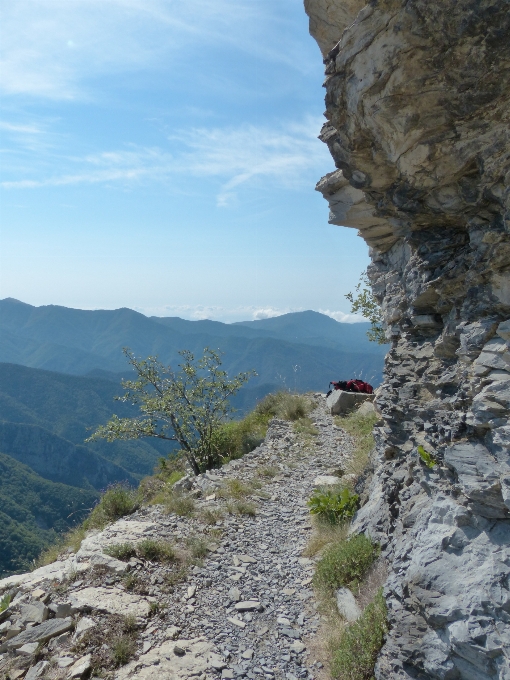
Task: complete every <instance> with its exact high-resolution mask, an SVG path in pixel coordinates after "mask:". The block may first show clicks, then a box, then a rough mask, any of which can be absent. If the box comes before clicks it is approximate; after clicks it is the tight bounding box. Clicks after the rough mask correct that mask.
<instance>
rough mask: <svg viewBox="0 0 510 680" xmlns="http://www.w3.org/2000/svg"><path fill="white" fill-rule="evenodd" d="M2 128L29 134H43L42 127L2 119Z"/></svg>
mask: <svg viewBox="0 0 510 680" xmlns="http://www.w3.org/2000/svg"><path fill="white" fill-rule="evenodd" d="M0 130H6V131H7V132H17V133H21V134H27V135H39V134H41V132H42V130H41V128H39V127H37V126H35V125H19V124H17V123H9V122H7V121H1V120H0Z"/></svg>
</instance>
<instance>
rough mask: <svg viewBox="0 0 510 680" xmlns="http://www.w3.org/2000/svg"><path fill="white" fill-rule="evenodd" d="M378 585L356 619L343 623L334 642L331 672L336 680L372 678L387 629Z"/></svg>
mask: <svg viewBox="0 0 510 680" xmlns="http://www.w3.org/2000/svg"><path fill="white" fill-rule="evenodd" d="M386 617H387V610H386V603H385V601H384V597H383V594H382V588H381V589H380V590H379V592H378V593H377V595H376V597H375V598H374V601H373V602H372V603H371V604H369V605H368V606H367V607H366V608H365V610H364V611H363V613H362V615H361V616H360V617H359V619H358V620H357V621H355V622H354V623H351V624H350V625H348V626H346V627H345V629H344V630H343V631H342V634H341V636H340V639H339V640H338V641H337V642H336V644H335V645H334V649H333V650H332V651H333V659H332V664H331V675H332V676H333V678H338V679H339V680H344V678H345V679H347V678H348V680H372V678H373V677H374V666H375V662H376V660H377V656H378V654H379V652H380V650H381V647H382V646H383V644H384V639H385V635H386V633H387V630H388V624H387V621H386Z"/></svg>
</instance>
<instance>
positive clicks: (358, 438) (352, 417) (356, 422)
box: [335, 411, 379, 476]
mask: <svg viewBox="0 0 510 680" xmlns="http://www.w3.org/2000/svg"><path fill="white" fill-rule="evenodd" d="M378 420H379V416H378V415H377V414H375V413H371V414H368V415H360V414H359V413H357V412H356V411H355V412H354V413H351V414H349V415H348V416H336V417H335V424H336V425H338V426H339V427H341V428H342V429H343V430H345V431H346V432H347V433H348V434H350V435H351V436H352V437H353V439H354V451H353V456H352V459H351V461H350V462H349V463H348V465H347V472H349V473H352V474H355V475H356V476H358V475H360V474H361V473H362V472H363V471H364V470H365V468H366V467H367V465H368V461H369V457H370V452H371V451H372V449H373V448H374V444H375V442H374V437H373V434H372V430H373V429H374V425H375V423H376V422H377V421H378Z"/></svg>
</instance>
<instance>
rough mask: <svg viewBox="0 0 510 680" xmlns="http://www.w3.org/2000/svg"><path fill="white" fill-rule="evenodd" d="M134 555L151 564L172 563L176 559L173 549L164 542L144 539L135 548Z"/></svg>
mask: <svg viewBox="0 0 510 680" xmlns="http://www.w3.org/2000/svg"><path fill="white" fill-rule="evenodd" d="M136 554H137V555H138V557H141V558H142V559H144V560H149V561H151V562H174V561H175V560H176V559H177V555H176V552H175V548H174V546H173V545H171V544H170V543H168V542H166V541H157V540H155V539H153V538H145V539H144V540H143V541H140V543H138V544H137V546H136Z"/></svg>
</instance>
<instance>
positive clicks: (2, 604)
mask: <svg viewBox="0 0 510 680" xmlns="http://www.w3.org/2000/svg"><path fill="white" fill-rule="evenodd" d="M10 604H11V596H10V595H9V594H7V595H4V596H3V597H2V599H1V600H0V612H3V611H5V610H6V609H7V607H8V606H9V605H10Z"/></svg>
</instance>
